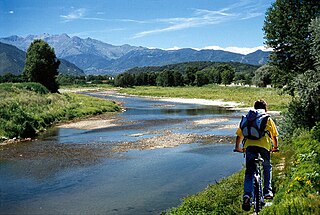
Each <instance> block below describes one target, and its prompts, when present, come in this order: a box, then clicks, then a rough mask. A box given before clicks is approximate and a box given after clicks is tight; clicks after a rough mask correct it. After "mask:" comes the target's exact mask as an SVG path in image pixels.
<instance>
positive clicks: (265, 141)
mask: <svg viewBox="0 0 320 215" xmlns="http://www.w3.org/2000/svg"><path fill="white" fill-rule="evenodd" d="M265 130H266V131H269V133H270V136H271V137H277V136H279V133H278V130H277V127H276V125H275V123H274V121H273V120H272V119H271V118H269V119H268V122H267V125H266V129H265ZM236 135H237V136H239V137H240V138H244V137H243V135H242V131H241V128H238V130H237V131H236ZM248 146H258V147H262V148H265V149H267V150H270V149H271V148H272V140H271V138H270V137H269V135H268V134H267V133H266V134H265V135H264V136H263V137H262V138H260V139H259V140H249V139H247V140H246V141H245V144H244V146H243V147H244V148H247V147H248Z"/></svg>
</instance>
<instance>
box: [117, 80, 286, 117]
mask: <svg viewBox="0 0 320 215" xmlns="http://www.w3.org/2000/svg"><path fill="white" fill-rule="evenodd" d="M120 92H122V93H129V94H134V95H142V96H158V97H176V98H200V99H210V100H223V101H233V102H239V103H242V105H241V106H242V107H252V105H253V102H254V101H255V100H258V99H261V98H263V99H265V100H266V101H267V102H268V106H269V109H270V110H278V111H283V110H285V109H286V106H287V105H288V103H289V102H290V100H291V97H290V96H288V95H280V94H279V91H278V90H277V89H274V88H254V87H242V86H233V87H225V86H220V85H208V86H204V87H192V86H189V87H153V86H150V87H145V86H139V87H134V88H123V89H121V90H120Z"/></svg>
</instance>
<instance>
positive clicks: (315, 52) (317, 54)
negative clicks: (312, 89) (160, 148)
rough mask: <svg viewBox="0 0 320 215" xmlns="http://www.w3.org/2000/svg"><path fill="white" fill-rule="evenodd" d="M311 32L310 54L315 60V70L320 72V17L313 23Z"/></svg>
mask: <svg viewBox="0 0 320 215" xmlns="http://www.w3.org/2000/svg"><path fill="white" fill-rule="evenodd" d="M309 31H310V33H311V48H310V54H311V56H312V58H313V60H314V67H315V69H316V70H317V71H320V17H317V18H315V19H313V20H312V21H311V23H310V27H309Z"/></svg>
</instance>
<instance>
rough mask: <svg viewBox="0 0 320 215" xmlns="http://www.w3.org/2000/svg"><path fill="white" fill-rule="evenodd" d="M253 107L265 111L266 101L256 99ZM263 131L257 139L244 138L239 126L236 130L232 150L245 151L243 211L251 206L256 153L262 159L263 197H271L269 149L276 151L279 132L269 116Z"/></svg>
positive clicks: (261, 111)
mask: <svg viewBox="0 0 320 215" xmlns="http://www.w3.org/2000/svg"><path fill="white" fill-rule="evenodd" d="M254 109H255V110H257V111H259V112H260V113H266V112H267V103H266V102H265V101H264V100H258V101H256V102H255V103H254ZM265 131H266V134H265V135H264V136H263V137H262V138H260V139H258V140H253V139H247V138H244V135H243V133H242V130H241V128H240V127H239V128H238V130H237V131H236V135H237V138H236V144H235V150H234V151H237V152H243V151H245V156H246V171H245V178H244V194H243V203H242V209H243V210H245V211H249V210H250V208H251V198H252V197H253V180H254V179H253V175H254V171H255V164H254V159H256V158H258V154H260V155H261V157H262V158H263V160H264V161H263V163H262V166H263V178H264V183H263V185H264V187H263V195H264V198H265V199H272V198H273V193H272V187H271V177H272V165H271V163H270V151H278V136H279V133H278V131H277V128H276V125H275V123H274V121H273V120H272V119H271V118H270V117H269V118H268V121H267V123H266V128H265ZM267 133H268V134H267ZM241 140H243V149H242V148H241V147H240V143H241ZM272 145H273V146H272Z"/></svg>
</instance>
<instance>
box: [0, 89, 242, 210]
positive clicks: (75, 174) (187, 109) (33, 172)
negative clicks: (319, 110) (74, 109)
mask: <svg viewBox="0 0 320 215" xmlns="http://www.w3.org/2000/svg"><path fill="white" fill-rule="evenodd" d="M90 95H92V96H98V97H102V98H107V99H113V100H117V101H118V102H121V103H123V106H124V108H125V110H126V111H124V112H122V113H119V114H116V115H112V118H113V119H114V121H115V122H116V123H115V124H112V125H109V126H105V127H104V126H103V125H102V126H100V127H99V128H96V129H77V128H58V127H56V128H53V129H51V130H50V131H48V132H46V134H45V135H44V136H41V137H39V138H38V140H35V141H31V142H25V143H19V144H13V145H7V146H1V148H0V149H1V151H0V155H1V163H0V176H1V180H0V192H1V194H0V197H1V203H0V214H159V213H161V212H162V211H165V210H167V209H169V208H172V207H176V206H178V205H179V204H180V203H181V201H182V198H183V197H186V196H187V195H191V194H194V193H197V192H199V191H201V190H203V189H204V188H205V187H207V185H208V184H214V183H215V182H216V181H218V180H220V179H221V178H223V177H226V176H229V175H231V174H233V173H235V172H237V171H239V170H240V169H241V168H242V165H243V158H242V156H239V154H236V153H233V152H232V149H233V147H234V145H233V144H230V143H231V142H233V139H234V133H235V130H236V125H237V123H238V121H239V119H240V118H239V115H240V113H239V112H237V111H231V110H227V109H225V108H221V107H214V106H203V105H197V104H182V103H174V102H164V101H159V100H155V99H150V98H149V99H148V98H141V97H136V96H123V95H120V94H113V95H108V94H105V93H91V94H90ZM108 117H109V116H108ZM181 143H185V144H181Z"/></svg>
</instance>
